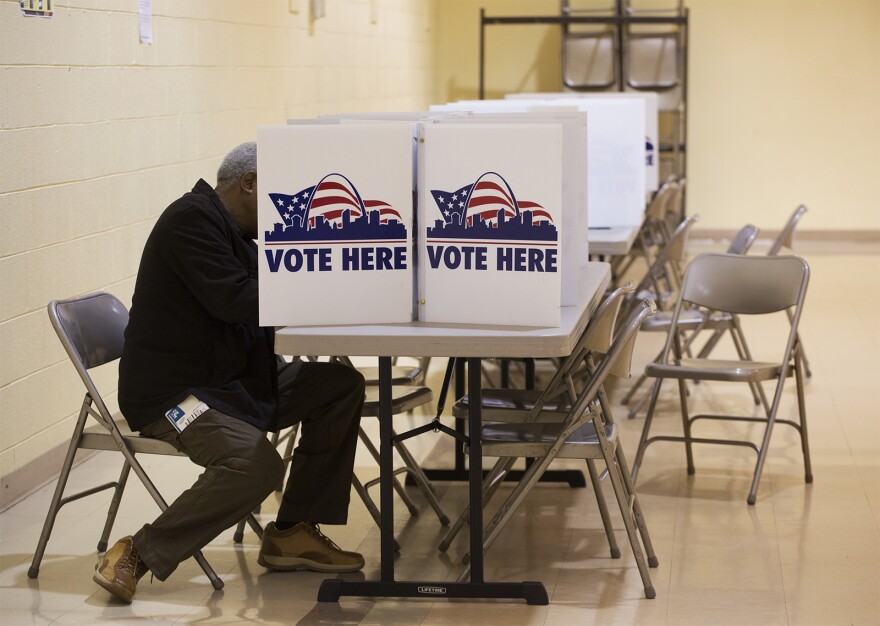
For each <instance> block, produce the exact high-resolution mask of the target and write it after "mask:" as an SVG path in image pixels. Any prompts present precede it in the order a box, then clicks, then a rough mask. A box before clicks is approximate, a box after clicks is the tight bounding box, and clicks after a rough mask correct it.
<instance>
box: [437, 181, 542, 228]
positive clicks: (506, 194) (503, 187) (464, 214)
mask: <svg viewBox="0 0 880 626" xmlns="http://www.w3.org/2000/svg"><path fill="white" fill-rule="evenodd" d="M431 195H432V196H433V198H434V202H436V203H437V208H439V209H440V212H441V213H442V214H443V218H444V219H445V220H446V223H447V224H456V225H458V224H462V221H463V220H467V224H466V226H468V227H470V226H473V225H474V218H477V219H478V220H479V221H482V222H487V223H489V224H492V225H495V224H497V222H498V213H499V211H503V215H504V217H505V218H507V219H512V218H515V217H516V216H517V215H519V214H520V213H521V212H523V211H531V212H532V225H537V224H540V223H541V222H547V223H550V224H552V223H553V218H552V217H550V213H549V212H547V210H545V209H544V207H543V206H541V205H540V204H538V203H537V202H532V201H529V200H517V199H516V198H515V196H514V195H513V191H511V189H510V185H508V184H507V181H506V180H504V178H502V177H501V176H500V175H499V174H496V173H495V172H486V173H485V174H483V175H482V176H480V177H479V178H478V179H477V181H476V182H475V183H473V184H470V185H465V186H464V187H461V188H460V189H458V190H456V191H442V190H439V189H436V190H435V189H432V190H431Z"/></svg>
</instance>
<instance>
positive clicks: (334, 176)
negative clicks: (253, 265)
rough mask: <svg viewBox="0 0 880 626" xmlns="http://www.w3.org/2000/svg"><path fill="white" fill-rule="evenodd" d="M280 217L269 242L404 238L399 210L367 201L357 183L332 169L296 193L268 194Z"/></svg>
mask: <svg viewBox="0 0 880 626" xmlns="http://www.w3.org/2000/svg"><path fill="white" fill-rule="evenodd" d="M269 197H270V198H271V199H272V206H274V207H275V210H276V211H278V215H279V216H280V218H281V221H280V222H276V223H275V225H274V228H273V229H272V230H269V231H266V233H265V235H266V238H265V241H266V243H283V242H302V241H324V242H332V241H346V242H352V241H367V240H383V241H385V240H395V241H400V240H405V239H406V236H407V234H406V226H405V225H404V224H403V221H402V218H401V215H400V213H399V212H398V211H397V210H396V209H395V208H394V207H393V206H391V205H390V204H389V203H388V202H385V201H384V200H364V199H363V198H362V197H361V194H360V192H358V190H357V188H356V187H355V186H354V183H352V182H351V180H350V179H349V178H348V177H346V176H345V175H343V174H340V173H338V172H333V173H330V174H327V175H326V176H324V177H323V178H321V179H320V180H319V181H318V182H317V183H316V184H314V185H312V186H310V187H306V188H304V189H301V190H300V191H298V192H297V193H295V194H284V193H269Z"/></svg>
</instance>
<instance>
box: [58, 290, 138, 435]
mask: <svg viewBox="0 0 880 626" xmlns="http://www.w3.org/2000/svg"><path fill="white" fill-rule="evenodd" d="M48 311H49V320H50V321H51V322H52V328H54V329H55V333H56V334H57V335H58V339H60V340H61V345H63V346H64V349H65V351H66V352H67V355H68V356H69V357H70V361H71V362H72V363H73V366H74V368H75V369H76V372H77V374H79V377H80V379H81V380H82V382H83V384H84V385H85V386H86V389H87V390H88V393H89V396H90V397H91V398H92V400H93V401H94V403H95V404H96V405H97V406H98V411H99V412H100V416H98V415H95V414H94V413H93V415H95V417H96V418H98V419H100V420H101V421H102V422H106V421H107V420H110V421H111V423H112V417H111V415H110V412H109V411H108V410H107V407H106V405H105V404H104V400H103V399H102V397H101V394H100V393H99V392H98V389H97V387H96V386H95V384H94V382H93V381H92V378H91V376H89V372H88V370H90V369H92V368H93V367H98V366H99V365H104V364H105V363H110V362H111V361H115V360H116V359H118V358H119V357H120V356H122V346H123V344H124V342H125V338H124V333H125V327H126V325H127V324H128V309H126V308H125V305H124V304H122V302H120V301H119V299H117V298H116V297H115V296H112V295H110V294H109V293H103V292H99V293H92V294H89V295H86V296H81V297H79V298H70V299H68V300H53V301H52V302H50V303H49V306H48ZM104 425H105V426H106V427H108V428H110V426H109V425H108V424H106V423H105V424H104Z"/></svg>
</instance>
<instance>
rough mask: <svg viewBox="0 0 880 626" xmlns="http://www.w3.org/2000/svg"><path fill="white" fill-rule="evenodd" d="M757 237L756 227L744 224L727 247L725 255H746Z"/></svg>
mask: <svg viewBox="0 0 880 626" xmlns="http://www.w3.org/2000/svg"><path fill="white" fill-rule="evenodd" d="M757 237H758V227H757V226H753V225H752V224H746V225H745V226H743V227H742V228H740V229H739V232H738V233H737V234H736V235H734V237H733V239H731V241H730V245H729V246H727V254H746V253H747V252H748V251H749V249H750V248H751V247H752V244H753V243H755V239H756V238H757Z"/></svg>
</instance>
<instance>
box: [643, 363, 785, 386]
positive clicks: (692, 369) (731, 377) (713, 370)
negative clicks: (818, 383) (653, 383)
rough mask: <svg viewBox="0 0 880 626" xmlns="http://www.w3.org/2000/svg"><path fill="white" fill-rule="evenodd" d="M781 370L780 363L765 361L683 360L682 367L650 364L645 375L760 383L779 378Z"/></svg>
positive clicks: (646, 367)
mask: <svg viewBox="0 0 880 626" xmlns="http://www.w3.org/2000/svg"><path fill="white" fill-rule="evenodd" d="M780 369H781V366H780V364H779V363H767V362H763V361H734V360H731V361H728V360H722V359H682V360H681V364H680V365H671V364H669V365H667V364H663V363H649V364H648V365H646V366H645V375H646V376H651V377H654V378H684V379H688V380H720V381H731V382H758V381H762V380H772V379H774V378H777V377H778V376H779V372H780Z"/></svg>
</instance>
